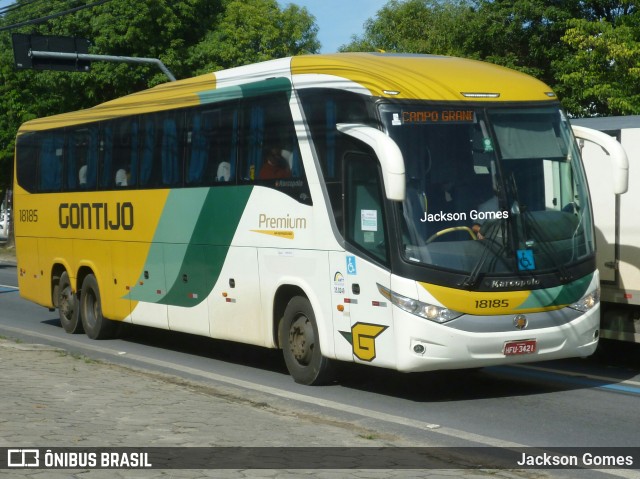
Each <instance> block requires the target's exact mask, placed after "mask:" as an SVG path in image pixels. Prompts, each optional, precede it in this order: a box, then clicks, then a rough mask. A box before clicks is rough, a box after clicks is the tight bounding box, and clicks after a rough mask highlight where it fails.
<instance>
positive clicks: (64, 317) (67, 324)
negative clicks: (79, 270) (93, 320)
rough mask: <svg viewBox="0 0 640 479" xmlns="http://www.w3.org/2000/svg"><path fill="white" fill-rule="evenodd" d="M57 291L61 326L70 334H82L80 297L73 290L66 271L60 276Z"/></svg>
mask: <svg viewBox="0 0 640 479" xmlns="http://www.w3.org/2000/svg"><path fill="white" fill-rule="evenodd" d="M56 291H57V294H58V298H57V304H58V314H59V315H60V324H61V325H62V327H63V328H64V330H65V331H66V332H67V333H69V334H76V333H81V332H82V322H81V321H80V307H79V305H78V295H77V294H75V293H74V292H73V290H72V289H71V281H70V280H69V275H68V274H67V272H66V271H65V272H64V273H62V275H61V276H60V281H59V282H58V288H57V289H56Z"/></svg>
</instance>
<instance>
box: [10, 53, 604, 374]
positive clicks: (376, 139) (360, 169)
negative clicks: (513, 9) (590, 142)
mask: <svg viewBox="0 0 640 479" xmlns="http://www.w3.org/2000/svg"><path fill="white" fill-rule="evenodd" d="M14 198H15V200H14V211H15V220H16V221H15V224H16V229H15V232H16V247H17V259H18V274H19V286H20V292H21V294H22V296H23V297H24V298H26V299H29V300H31V301H34V302H36V303H38V304H41V305H43V306H45V307H48V308H57V309H58V310H59V315H60V322H61V324H62V326H63V327H64V329H65V330H66V331H67V332H68V333H76V332H80V331H83V330H84V332H85V333H86V334H87V335H88V336H89V337H91V338H94V339H99V338H108V337H112V336H113V335H114V334H115V333H116V332H117V329H118V328H117V326H118V324H119V323H120V322H126V323H132V324H134V325H145V326H151V327H156V328H163V329H168V330H172V331H181V332H187V333H193V334H198V335H203V336H210V337H213V338H221V339H226V340H232V341H237V342H240V343H248V344H255V345H260V346H264V347H268V348H281V349H282V350H283V354H284V358H285V362H286V365H287V367H288V369H289V371H290V373H291V375H292V376H293V378H294V379H295V380H296V381H297V382H300V383H304V384H319V383H322V382H326V381H327V380H329V378H330V377H331V376H330V373H331V371H332V369H333V365H334V363H335V361H336V360H338V361H351V362H358V363H363V364H371V365H374V366H380V367H385V368H393V369H396V370H399V371H426V370H435V369H452V368H467V367H482V366H489V365H496V364H510V363H519V362H531V361H540V360H546V359H555V358H564V357H574V356H587V355H589V354H591V353H592V352H593V351H594V350H595V348H596V345H597V343H598V328H599V289H598V282H599V281H598V273H597V270H596V266H595V240H594V227H593V222H592V215H591V207H590V203H589V194H588V188H587V183H586V180H585V175H584V171H583V167H582V163H581V159H580V155H579V151H578V148H577V145H576V141H575V139H574V136H573V134H572V130H571V128H570V125H569V122H568V121H567V118H566V116H565V113H564V112H563V110H562V108H561V106H560V103H559V101H558V99H557V98H556V96H555V95H554V93H553V92H552V91H551V90H550V88H549V87H548V86H546V85H545V84H543V83H541V82H540V81H538V80H536V79H534V78H531V77H529V76H526V75H524V74H521V73H518V72H515V71H512V70H509V69H505V68H502V67H498V66H495V65H491V64H487V63H483V62H478V61H472V60H464V59H458V58H452V57H442V56H431V55H400V54H382V53H379V54H378V53H344V54H334V55H310V56H299V57H292V58H284V59H279V60H273V61H268V62H264V63H259V64H255V65H248V66H243V67H239V68H234V69H230V70H225V71H219V72H216V73H211V74H206V75H202V76H198V77H195V78H191V79H187V80H182V81H177V82H172V83H167V84H163V85H159V86H157V87H155V88H152V89H149V90H146V91H142V92H139V93H135V94H132V95H129V96H126V97H124V98H120V99H117V100H113V101H110V102H107V103H104V104H101V105H98V106H96V107H94V108H90V109H87V110H83V111H78V112H73V113H66V114H62V115H57V116H53V117H49V118H42V119H37V120H34V121H30V122H27V123H25V124H24V125H23V126H22V127H21V129H20V131H19V133H18V137H17V146H16V165H15V189H14Z"/></svg>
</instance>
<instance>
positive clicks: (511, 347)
mask: <svg viewBox="0 0 640 479" xmlns="http://www.w3.org/2000/svg"><path fill="white" fill-rule="evenodd" d="M502 352H503V353H504V355H505V356H515V355H518V354H533V353H535V352H536V340H535V339H527V340H526V341H509V342H507V343H504V348H503V349H502Z"/></svg>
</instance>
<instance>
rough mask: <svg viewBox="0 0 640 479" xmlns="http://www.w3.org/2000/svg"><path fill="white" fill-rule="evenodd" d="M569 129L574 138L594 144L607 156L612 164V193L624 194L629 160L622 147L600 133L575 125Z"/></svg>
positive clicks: (627, 185)
mask: <svg viewBox="0 0 640 479" xmlns="http://www.w3.org/2000/svg"><path fill="white" fill-rule="evenodd" d="M571 128H572V129H573V134H574V135H575V137H576V138H579V139H582V140H586V141H590V142H592V143H595V144H596V145H598V146H599V147H600V148H602V149H603V150H604V151H605V152H606V153H607V154H608V155H609V157H610V158H611V162H612V163H613V164H612V166H613V193H614V194H616V195H621V194H623V193H626V192H627V190H628V189H629V158H628V157H627V152H626V151H625V150H624V148H623V147H622V145H621V144H620V143H619V142H618V141H617V140H616V139H615V138H612V137H611V136H609V135H607V134H606V133H602V132H601V131H598V130H593V129H591V128H586V127H584V126H577V125H571Z"/></svg>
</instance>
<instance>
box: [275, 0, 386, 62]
mask: <svg viewBox="0 0 640 479" xmlns="http://www.w3.org/2000/svg"><path fill="white" fill-rule="evenodd" d="M387 1H388V0H279V2H278V3H279V4H280V5H281V6H286V5H287V4H289V3H294V4H296V5H299V6H301V7H306V8H307V10H308V11H309V13H310V14H311V15H313V16H314V17H315V18H316V24H317V25H318V40H319V41H320V43H321V44H322V45H321V48H320V52H321V53H335V52H337V51H338V48H340V47H341V46H342V45H345V44H347V43H349V42H350V41H351V37H352V36H353V35H362V33H363V32H364V23H365V22H366V21H367V20H368V19H370V18H373V17H375V16H376V13H377V12H378V10H380V9H381V8H382V7H384V6H385V5H386V4H387Z"/></svg>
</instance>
